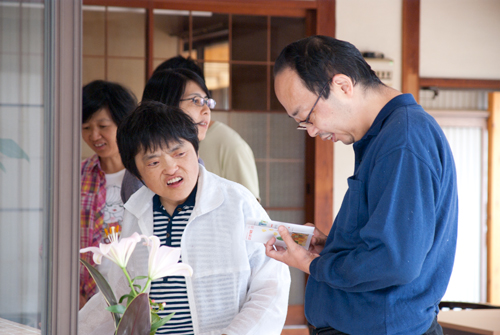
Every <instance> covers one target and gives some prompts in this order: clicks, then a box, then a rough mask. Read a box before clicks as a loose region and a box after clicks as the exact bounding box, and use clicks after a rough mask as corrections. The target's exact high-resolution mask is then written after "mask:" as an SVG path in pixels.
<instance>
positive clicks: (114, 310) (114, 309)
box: [106, 305, 126, 314]
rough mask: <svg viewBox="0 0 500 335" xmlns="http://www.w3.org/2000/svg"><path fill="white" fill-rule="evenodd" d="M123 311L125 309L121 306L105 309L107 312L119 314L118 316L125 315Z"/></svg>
mask: <svg viewBox="0 0 500 335" xmlns="http://www.w3.org/2000/svg"><path fill="white" fill-rule="evenodd" d="M125 309H126V307H125V306H123V305H114V306H108V307H106V310H107V311H110V312H111V313H120V314H123V313H125Z"/></svg>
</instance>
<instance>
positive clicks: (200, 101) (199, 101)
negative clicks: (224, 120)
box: [180, 97, 217, 109]
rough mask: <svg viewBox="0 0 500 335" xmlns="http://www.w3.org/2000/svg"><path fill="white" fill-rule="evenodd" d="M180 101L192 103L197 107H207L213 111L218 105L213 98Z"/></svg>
mask: <svg viewBox="0 0 500 335" xmlns="http://www.w3.org/2000/svg"><path fill="white" fill-rule="evenodd" d="M180 101H192V102H193V103H194V104H195V105H196V106H199V107H203V105H207V107H208V108H210V109H213V108H214V107H215V105H216V104H217V103H216V102H215V100H214V99H212V98H202V97H192V98H188V99H181V100H180Z"/></svg>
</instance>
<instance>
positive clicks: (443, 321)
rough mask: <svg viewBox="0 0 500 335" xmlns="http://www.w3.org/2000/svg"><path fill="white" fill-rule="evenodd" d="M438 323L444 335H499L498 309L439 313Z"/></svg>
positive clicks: (499, 312)
mask: <svg viewBox="0 0 500 335" xmlns="http://www.w3.org/2000/svg"><path fill="white" fill-rule="evenodd" d="M438 322H439V324H440V325H441V327H443V333H444V335H447V334H448V335H469V334H480V335H500V309H468V310H460V311H441V312H439V314H438Z"/></svg>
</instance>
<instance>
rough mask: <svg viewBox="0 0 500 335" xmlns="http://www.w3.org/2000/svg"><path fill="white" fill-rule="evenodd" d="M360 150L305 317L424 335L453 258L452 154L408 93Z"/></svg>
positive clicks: (342, 326) (310, 287) (358, 330)
mask: <svg viewBox="0 0 500 335" xmlns="http://www.w3.org/2000/svg"><path fill="white" fill-rule="evenodd" d="M353 147H354V152H355V160H356V161H355V171H354V175H353V176H352V177H350V178H349V179H348V184H349V188H348V190H347V192H346V194H345V197H344V200H343V202H342V206H341V208H340V211H339V213H338V215H337V217H336V218H335V221H334V223H333V227H332V229H331V231H330V234H329V235H328V239H327V242H326V246H325V248H324V250H323V252H322V253H321V256H320V257H318V258H316V259H315V260H314V261H313V262H312V263H311V266H310V272H311V275H310V276H309V280H308V283H307V288H306V303H305V312H306V317H307V319H308V320H309V322H310V323H311V324H313V325H314V326H316V327H328V326H330V327H333V328H335V329H337V330H340V331H343V332H346V333H348V334H370V335H376V334H422V333H424V332H425V331H426V330H427V329H428V328H429V327H430V325H431V323H432V320H433V319H434V317H435V316H436V315H437V313H438V303H439V301H440V300H441V298H442V297H443V295H444V293H445V291H446V287H447V285H448V281H449V279H450V275H451V271H452V268H453V260H454V256H455V247H456V240H457V221H458V198H457V182H456V173H455V165H454V160H453V156H452V153H451V149H450V147H449V145H448V142H447V140H446V138H445V135H444V133H443V131H442V130H441V128H440V127H439V125H438V124H437V123H436V121H435V120H434V119H433V118H432V117H431V116H430V115H429V114H427V113H426V112H425V111H424V110H423V109H422V107H421V106H420V105H418V104H417V103H416V102H415V100H414V99H413V96H411V95H409V94H403V95H399V96H397V97H395V98H394V99H392V100H391V101H390V102H389V103H388V104H387V105H386V106H385V107H384V108H383V109H382V110H381V111H380V113H379V114H378V116H377V118H376V119H375V121H374V123H373V125H372V126H371V128H370V129H369V130H368V132H367V133H366V134H365V136H364V137H363V138H362V139H361V140H359V141H357V142H356V143H354V146H353Z"/></svg>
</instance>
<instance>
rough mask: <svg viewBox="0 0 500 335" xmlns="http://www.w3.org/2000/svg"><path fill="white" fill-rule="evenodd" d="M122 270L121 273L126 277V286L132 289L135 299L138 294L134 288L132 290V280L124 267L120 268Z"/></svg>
mask: <svg viewBox="0 0 500 335" xmlns="http://www.w3.org/2000/svg"><path fill="white" fill-rule="evenodd" d="M122 270H123V273H124V274H125V276H126V277H127V280H128V285H129V286H130V288H131V289H132V293H133V294H134V297H137V296H138V294H137V292H136V291H135V288H134V283H133V282H132V279H130V276H129V274H128V272H127V269H126V268H125V267H123V268H122Z"/></svg>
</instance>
